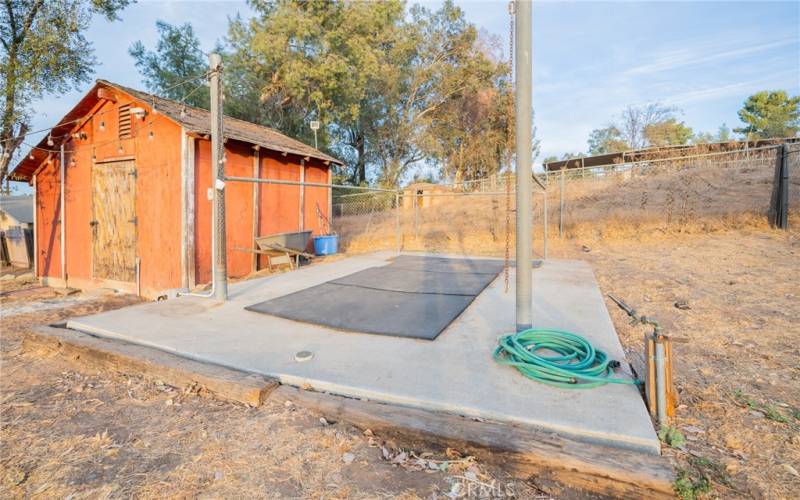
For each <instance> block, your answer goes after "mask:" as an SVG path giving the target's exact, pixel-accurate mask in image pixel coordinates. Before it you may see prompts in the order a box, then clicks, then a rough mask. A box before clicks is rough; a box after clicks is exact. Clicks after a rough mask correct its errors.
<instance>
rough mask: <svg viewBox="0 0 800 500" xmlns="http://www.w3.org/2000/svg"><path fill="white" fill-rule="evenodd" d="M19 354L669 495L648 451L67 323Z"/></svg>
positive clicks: (27, 343)
mask: <svg viewBox="0 0 800 500" xmlns="http://www.w3.org/2000/svg"><path fill="white" fill-rule="evenodd" d="M22 348H23V352H25V353H32V354H38V355H60V356H63V357H64V358H65V359H67V360H68V361H71V362H76V363H80V364H81V366H83V367H89V368H93V369H98V370H113V371H116V372H120V373H126V374H131V375H141V376H144V377H145V378H150V379H160V380H162V381H164V383H166V384H168V385H172V386H174V387H179V388H180V387H191V388H192V389H193V390H195V392H197V393H199V394H208V395H210V396H212V397H216V398H219V399H222V400H227V401H234V402H238V403H242V404H247V405H250V406H260V405H262V404H263V403H264V402H265V401H266V399H267V398H268V397H269V398H272V399H273V400H274V401H278V402H280V401H286V400H290V401H293V402H295V403H297V404H298V405H300V406H302V407H304V408H307V409H309V410H312V411H317V412H321V413H323V414H325V415H328V416H335V417H336V418H341V419H342V420H345V421H347V422H348V423H350V424H352V425H354V426H356V427H359V428H363V429H367V428H369V429H371V430H373V431H379V432H385V433H387V434H391V435H396V436H398V437H401V438H402V439H404V440H407V441H410V442H421V441H420V440H424V442H425V443H426V444H427V445H430V444H431V443H434V444H441V445H449V446H456V447H458V448H460V449H463V450H465V451H468V452H470V453H474V454H475V455H476V456H479V457H480V458H481V459H482V460H485V461H488V462H495V463H498V464H502V465H504V466H510V468H511V471H513V472H514V473H515V474H517V475H518V476H519V477H528V476H530V475H536V476H537V479H544V480H552V481H555V482H557V483H559V484H561V485H564V486H567V487H570V488H577V489H580V490H584V491H589V492H593V493H600V494H604V495H609V496H612V497H616V498H669V497H672V496H673V494H672V482H673V481H674V478H675V477H674V472H673V470H672V467H671V466H670V465H669V463H668V461H667V460H666V459H665V458H663V457H660V456H658V455H653V454H651V453H643V452H641V451H633V450H628V449H621V448H618V447H612V446H603V445H598V444H589V443H586V442H585V441H580V440H574V439H572V438H570V437H568V436H563V435H561V434H558V433H554V432H548V431H545V430H541V429H536V428H531V427H529V426H527V428H526V427H523V426H520V425H518V424H514V423H507V422H506V423H504V422H497V421H492V420H485V419H480V418H477V417H473V418H469V417H463V416H459V415H453V414H450V413H447V412H440V411H430V410H428V409H420V408H412V407H406V406H400V405H397V404H392V403H383V402H376V401H364V400H360V399H353V398H351V397H343V396H337V395H333V394H326V393H323V392H314V391H313V390H309V389H311V388H310V387H309V386H307V385H306V386H302V388H296V387H289V386H286V385H282V386H281V385H280V384H279V383H278V382H277V381H275V380H274V379H270V378H267V377H263V376H261V375H257V374H253V373H247V372H243V371H240V370H232V369H229V368H226V367H223V366H220V365H217V364H214V363H208V362H204V361H197V360H192V359H189V358H185V357H183V356H180V355H177V354H172V353H169V352H166V351H163V350H161V349H156V348H152V347H147V346H142V345H138V344H132V343H129V342H126V341H124V340H120V339H110V338H102V337H96V336H94V335H91V334H88V333H83V332H80V331H76V330H72V329H69V328H67V327H66V323H64V324H63V326H60V327H54V326H45V327H39V328H37V329H35V330H34V331H30V332H27V333H26V334H25V336H24V338H23V346H22ZM198 389H199V390H198Z"/></svg>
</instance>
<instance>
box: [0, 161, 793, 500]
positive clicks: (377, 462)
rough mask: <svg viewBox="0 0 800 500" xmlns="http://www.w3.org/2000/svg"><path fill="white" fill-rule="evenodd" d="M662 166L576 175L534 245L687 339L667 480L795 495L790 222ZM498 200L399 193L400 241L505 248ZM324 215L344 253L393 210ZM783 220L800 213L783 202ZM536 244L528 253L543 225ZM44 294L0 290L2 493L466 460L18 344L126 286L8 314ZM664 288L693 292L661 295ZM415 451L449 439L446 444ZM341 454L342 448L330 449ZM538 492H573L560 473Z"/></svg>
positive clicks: (298, 475)
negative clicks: (582, 178)
mask: <svg viewBox="0 0 800 500" xmlns="http://www.w3.org/2000/svg"><path fill="white" fill-rule="evenodd" d="M669 178H670V179H672V180H671V181H670V182H669V183H667V184H664V182H666V180H667V179H668V177H667V176H665V177H661V178H659V179H656V180H653V179H647V180H646V182H647V183H648V184H647V190H646V191H645V192H647V193H648V194H647V202H646V204H645V207H644V208H641V199H642V192H643V184H642V183H641V182H637V183H630V182H621V183H619V184H617V185H615V186H614V187H613V189H612V187H611V186H609V185H608V184H607V183H606V185H602V184H603V183H605V182H606V181H602V182H598V183H594V184H592V185H585V186H584V188H585V190H579V189H578V188H575V189H574V193H573V194H572V195H570V196H571V197H570V198H569V205H568V206H569V210H570V214H572V215H571V217H572V218H571V219H570V220H568V224H567V225H566V226H565V229H566V231H565V235H564V238H561V239H559V238H557V228H556V227H555V224H551V228H550V229H551V233H550V236H551V238H550V256H551V257H563V258H579V259H584V260H588V261H589V262H591V263H592V265H593V267H594V269H595V272H596V274H597V277H598V280H599V282H600V285H601V288H602V290H603V291H604V292H611V293H614V294H615V295H617V296H619V297H621V298H623V299H624V300H626V301H627V302H628V303H629V304H631V305H633V306H635V307H636V308H637V310H638V311H639V312H641V313H645V314H647V315H652V316H655V317H656V318H658V319H659V321H660V322H661V323H662V324H663V325H665V327H666V330H667V332H668V333H670V334H673V335H676V336H681V337H685V338H687V339H688V340H689V342H688V343H687V344H681V345H678V346H677V347H676V354H677V356H678V359H677V364H676V383H677V386H678V388H679V391H680V395H681V401H680V402H681V406H680V408H679V410H678V417H677V419H676V426H677V427H678V429H679V430H681V432H682V433H683V435H684V436H686V438H687V442H686V444H685V445H684V446H683V447H682V448H681V449H667V450H665V453H666V454H667V455H668V456H669V457H670V458H671V460H673V461H674V463H675V465H676V467H677V468H678V469H679V470H680V471H681V477H682V478H683V482H682V483H681V486H682V488H683V490H682V491H684V492H689V491H691V492H694V493H698V494H700V496H708V497H729V498H732V497H756V498H794V497H796V495H797V491H799V490H800V476H798V472H797V471H798V470H800V437H798V436H800V349H798V339H799V338H800V327H798V321H797V318H800V300H798V297H800V286H799V285H798V283H800V255H798V254H799V253H800V233H798V231H797V230H796V229H794V230H792V231H789V232H782V231H774V230H771V229H769V228H768V227H767V226H766V223H765V220H764V216H763V210H764V208H765V203H766V201H764V199H763V195H764V190H763V186H762V185H761V184H760V183H759V182H760V181H758V178H756V177H754V178H753V179H752V180H753V182H752V183H751V184H750V186H751V187H752V191H749V190H747V189H745V192H744V193H743V192H741V191H735V190H734V191H729V190H728V189H729V188H730V189H733V188H732V187H731V186H730V184H731V183H730V182H727V181H726V179H725V177H724V176H722V177H720V178H717V177H714V178H710V177H704V179H705V180H706V181H708V182H710V183H711V184H713V185H714V186H715V188H714V189H717V190H718V191H719V192H720V193H721V194H720V196H723V197H724V196H729V197H730V199H729V200H728V201H725V202H724V203H723V202H721V201H720V202H719V203H717V202H713V203H706V202H703V200H704V198H702V197H700V198H698V200H699V203H701V204H700V205H694V204H693V202H692V203H687V204H684V205H681V204H680V203H679V201H680V200H681V199H683V198H687V199H688V200H689V201H691V200H692V199H693V198H688V197H686V196H684V195H683V194H682V193H684V192H689V193H694V192H695V191H699V187H698V186H699V184H698V182H700V181H692V182H690V183H688V184H687V181H686V178H685V176H680V175H673V176H672V177H669ZM795 178H796V177H795ZM684 185H685V186H684ZM744 185H745V186H747V184H744ZM681 186H684V187H683V188H681ZM680 189H684V191H681V190H680ZM670 190H672V192H673V195H672V198H673V200H678V201H677V202H676V201H674V202H673V203H674V204H675V205H674V206H675V207H677V208H676V209H675V211H673V212H672V215H671V216H670V215H669V213H668V211H667V210H665V204H666V202H667V200H668V199H669V198H668V196H667V193H668V192H669V191H670ZM725 193H727V194H725ZM750 195H752V196H750ZM748 196H750V198H748ZM448 200H449V199H448ZM637 200H638V202H637ZM655 200H661V201H659V202H656V201H655ZM504 203H505V200H504V199H503V197H496V198H495V200H494V202H493V201H492V199H491V198H488V197H470V198H468V199H467V198H465V199H463V200H458V201H453V202H450V201H449V202H448V203H442V204H439V205H437V206H435V207H433V208H431V209H428V210H426V211H424V214H422V217H423V222H422V224H421V226H420V227H421V231H420V233H419V235H416V234H415V232H414V214H413V211H406V212H403V213H402V221H401V222H402V227H403V230H404V231H403V247H404V249H405V250H425V251H434V252H452V253H469V254H477V255H502V254H503V252H504V249H505V233H504V223H505V212H504V210H503V209H504ZM539 203H541V199H539ZM637 203H638V204H637ZM554 206H556V205H555V203H554V202H553V199H552V198H551V200H550V207H551V208H552V207H554ZM631 206H633V207H634V208H630V207H631ZM796 206H797V205H796V204H795V207H796ZM624 207H628V208H627V209H626V210H623V209H622V208H624ZM635 207H640V211H639V212H636V208H635ZM648 207H650V208H648ZM699 208H702V209H703V210H702V211H701V210H700V209H699ZM537 210H538V212H537V213H541V206H540V205H539V206H537ZM596 213H597V214H601V217H600V218H598V217H594V215H593V214H596ZM636 213H638V216H633V215H632V214H634V215H635V214H636ZM580 214H585V217H584V216H583V215H580ZM690 214H691V216H690ZM340 222H341V223H342V224H341V225H340V226H339V227H338V228H337V229H338V230H339V232H340V233H341V234H342V246H343V247H344V248H345V249H347V250H348V251H350V252H362V251H374V250H376V249H378V248H394V245H395V232H394V223H395V220H394V215H393V214H383V215H381V214H375V215H372V216H360V217H350V218H346V220H345V219H343V220H342V221H340ZM512 222H513V221H512ZM790 222H791V224H792V226H793V227H798V226H800V217H798V214H797V213H796V212H795V213H793V214H792V218H791V221H790ZM537 228H538V230H539V231H540V230H541V225H538V226H537ZM535 244H536V248H537V249H538V250H539V252H540V253H541V232H539V233H538V234H537V237H536V240H535ZM511 245H512V249H513V235H512V239H511ZM12 286H17V285H16V284H15V285H12ZM57 300H60V299H58V298H57V297H56V296H55V295H54V293H53V291H52V290H50V289H42V290H33V291H31V292H29V293H28V294H27V295H24V294H23V295H13V294H12V295H9V296H6V297H3V298H2V307H3V311H4V314H3V316H2V337H1V338H0V341H1V342H0V346H1V347H2V354H1V355H2V358H0V370H1V371H2V373H0V375H1V376H2V377H1V378H0V380H1V382H0V412H1V414H0V417H1V418H2V423H1V424H0V442H1V444H2V448H0V449H2V454H1V456H0V496H2V497H4V498H22V497H67V496H72V497H73V498H105V497H123V496H124V497H131V496H135V497H193V496H205V497H260V498H263V497H269V498H281V497H282V498H301V497H302V498H308V497H315V498H323V497H324V498H389V497H392V498H428V497H431V496H432V495H434V494H439V495H441V494H443V493H446V492H448V491H451V488H452V482H453V481H454V477H456V476H459V475H462V474H465V472H463V471H461V470H458V469H456V468H454V470H453V471H452V472H445V471H433V470H427V471H424V470H420V468H419V467H415V466H413V464H412V463H411V462H410V461H409V462H408V463H406V462H404V463H403V464H402V465H393V464H391V462H390V461H386V460H384V459H383V458H382V457H383V452H382V449H381V446H385V447H387V448H390V449H392V456H396V455H397V453H398V452H399V450H398V448H402V447H403V444H402V443H399V444H398V443H391V442H384V440H382V439H381V438H380V437H379V436H364V435H362V434H361V433H360V432H358V431H357V430H356V429H354V428H352V427H350V426H348V425H347V424H345V423H342V422H338V423H330V424H325V425H323V424H322V423H321V422H320V420H319V419H320V415H315V414H313V413H310V412H307V411H305V410H303V409H300V408H296V407H294V406H284V405H276V404H274V403H270V404H268V405H267V406H266V407H264V408H261V409H250V408H245V407H242V406H237V405H233V404H229V403H222V402H218V401H214V400H210V399H205V398H201V397H198V396H195V395H191V394H185V393H183V392H182V391H181V390H179V389H176V388H171V387H167V386H164V385H160V384H158V383H155V382H154V381H147V380H143V379H139V378H136V377H128V376H124V375H120V374H115V373H80V372H76V371H75V368H74V367H73V366H71V365H66V364H64V363H63V362H62V361H60V360H59V359H56V358H47V359H41V358H36V357H31V356H28V355H24V354H23V353H21V352H20V350H19V339H20V335H21V334H22V333H23V332H24V331H25V330H26V329H28V328H31V327H32V326H33V325H36V324H42V323H50V322H54V321H57V320H59V319H61V318H64V317H67V316H71V315H77V314H87V313H90V312H95V311H100V310H103V309H107V308H113V307H122V306H124V305H127V304H129V303H131V302H132V301H133V300H134V299H132V298H130V297H123V296H110V297H104V298H101V299H93V300H86V301H78V302H66V301H65V302H64V303H63V306H64V307H61V308H50V309H44V308H41V309H40V310H37V311H34V312H24V313H21V314H16V313H15V314H13V315H10V314H6V313H5V311H15V310H16V311H19V310H23V311H24V310H27V309H24V308H20V307H19V306H20V303H23V302H24V303H26V304H34V305H36V304H48V303H49V304H52V303H53V301H57ZM677 301H685V302H687V303H688V304H689V307H690V309H688V310H682V309H677V308H676V307H674V304H675V302H677ZM607 305H608V308H609V310H610V312H611V315H612V318H613V320H614V323H615V325H616V328H617V331H618V332H619V334H620V338H621V340H622V342H623V344H624V345H625V346H626V348H627V349H628V350H629V351H632V352H639V351H641V349H642V340H641V338H642V331H641V329H640V328H638V327H633V326H631V325H629V324H628V321H627V317H625V316H624V315H623V314H622V313H621V311H619V310H618V309H617V308H616V306H614V305H613V304H612V303H610V302H609V303H608V304H607ZM414 451H415V452H416V455H417V456H425V457H428V458H434V459H439V460H448V459H449V458H450V457H448V455H447V453H446V452H445V450H435V449H434V450H422V449H416V450H414ZM426 452H430V453H433V455H430V456H429V455H423V453H426ZM348 453H349V454H352V455H353V457H352V458H353V460H352V462H351V463H345V462H344V461H343V458H344V457H345V454H348ZM467 468H468V469H467V472H470V473H471V474H475V475H476V476H475V477H477V478H478V479H479V480H481V481H484V482H490V481H492V480H496V481H498V482H499V483H501V484H506V483H510V484H511V485H512V487H513V489H514V491H515V492H516V493H517V494H518V496H519V497H521V498H531V497H533V496H535V495H536V494H538V493H540V492H541V490H540V489H539V487H543V484H542V483H541V482H540V481H539V480H538V479H537V478H527V480H526V481H524V482H523V481H519V480H515V479H513V478H510V477H509V476H508V474H507V473H505V472H504V471H502V470H500V469H497V468H493V467H489V466H486V465H484V464H472V463H470V464H468V465H467ZM549 487H552V485H551V486H549ZM548 492H549V493H550V494H554V495H559V496H561V495H564V496H574V495H575V493H574V492H569V491H565V490H559V489H558V488H555V489H548Z"/></svg>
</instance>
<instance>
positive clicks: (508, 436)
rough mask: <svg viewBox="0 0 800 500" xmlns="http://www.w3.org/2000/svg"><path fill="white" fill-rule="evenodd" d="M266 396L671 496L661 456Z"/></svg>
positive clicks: (515, 468)
mask: <svg viewBox="0 0 800 500" xmlns="http://www.w3.org/2000/svg"><path fill="white" fill-rule="evenodd" d="M271 398H272V399H273V400H275V401H278V402H280V401H291V402H292V403H296V404H297V405H299V406H301V407H304V408H306V409H309V410H313V411H316V412H318V413H321V414H322V415H324V416H326V417H328V418H332V419H333V420H337V419H341V420H343V421H346V422H348V423H350V424H351V425H354V426H356V427H358V428H360V429H362V430H367V429H369V430H370V431H373V432H379V433H380V434H381V435H382V436H391V437H398V438H399V439H402V440H403V442H404V444H411V445H413V444H417V443H418V444H419V445H421V446H430V445H431V444H434V445H438V446H440V447H442V448H445V447H451V448H455V449H458V450H460V451H465V452H467V453H469V454H472V455H475V456H477V457H478V458H480V459H481V460H482V461H485V462H490V463H494V464H497V465H499V466H502V467H503V468H505V469H506V470H509V472H512V473H513V474H514V475H516V476H517V477H520V478H527V477H530V476H535V477H536V479H537V482H539V481H542V480H544V481H555V482H556V483H558V484H560V485H562V486H566V487H568V488H576V489H579V490H583V491H588V492H591V493H595V494H598V493H599V494H601V495H606V496H608V497H611V498H636V499H639V498H674V492H673V488H672V484H673V482H674V480H675V472H674V470H673V468H672V466H671V465H670V463H669V461H668V460H667V459H666V458H665V457H661V456H658V455H652V454H649V453H642V452H636V451H630V450H624V449H619V448H615V447H608V446H602V445H596V444H587V443H585V442H583V441H576V440H573V439H570V438H569V437H565V436H563V435H560V434H556V433H552V432H545V431H542V430H538V429H533V428H530V427H527V428H525V427H520V426H518V425H514V424H509V423H504V422H496V421H491V420H483V419H470V418H464V417H461V416H458V415H452V414H448V413H442V412H434V411H428V410H423V409H418V408H409V407H403V406H397V405H393V404H385V403H380V402H376V401H364V400H360V399H353V398H349V397H343V396H337V395H334V394H328V393H324V392H314V391H311V390H307V389H306V388H304V389H298V388H295V387H289V386H286V385H281V386H280V387H279V388H277V389H276V390H275V391H274V392H273V394H272V396H271Z"/></svg>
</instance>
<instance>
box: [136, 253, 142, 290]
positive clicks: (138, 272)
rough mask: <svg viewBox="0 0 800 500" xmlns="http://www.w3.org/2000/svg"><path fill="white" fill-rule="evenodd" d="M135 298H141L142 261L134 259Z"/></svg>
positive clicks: (138, 258) (139, 258)
mask: <svg viewBox="0 0 800 500" xmlns="http://www.w3.org/2000/svg"><path fill="white" fill-rule="evenodd" d="M136 296H137V297H141V296H142V259H141V257H136Z"/></svg>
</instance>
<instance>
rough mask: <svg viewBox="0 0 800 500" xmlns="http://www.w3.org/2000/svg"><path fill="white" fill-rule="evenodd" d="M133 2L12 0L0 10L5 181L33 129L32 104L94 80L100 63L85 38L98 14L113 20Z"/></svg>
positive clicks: (1, 167) (0, 137) (0, 133)
mask: <svg viewBox="0 0 800 500" xmlns="http://www.w3.org/2000/svg"><path fill="white" fill-rule="evenodd" d="M128 3H129V0H60V1H48V0H6V1H5V2H3V6H2V7H0V92H2V93H1V94H0V144H2V154H0V182H2V181H3V180H4V179H5V177H6V174H7V173H8V165H9V163H10V161H11V159H12V157H13V156H14V153H15V151H16V150H17V148H19V146H20V144H21V143H22V136H24V135H25V134H26V133H27V132H28V131H29V130H30V118H31V116H30V113H31V107H30V106H31V103H32V102H33V101H34V100H36V99H39V98H41V97H42V96H43V95H45V94H49V93H58V92H66V91H68V90H69V89H70V88H72V87H73V86H75V85H78V84H80V83H84V82H87V81H89V77H90V75H91V74H92V71H93V68H94V66H95V65H96V61H95V58H94V56H93V51H92V45H91V43H90V42H89V41H88V40H86V38H85V37H84V33H85V31H86V30H87V28H88V27H89V23H90V21H91V18H92V14H94V13H97V14H100V15H102V16H104V17H105V18H106V19H107V20H109V21H113V20H115V19H117V13H118V12H119V11H120V10H121V9H123V8H124V7H125V6H126V5H128Z"/></svg>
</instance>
